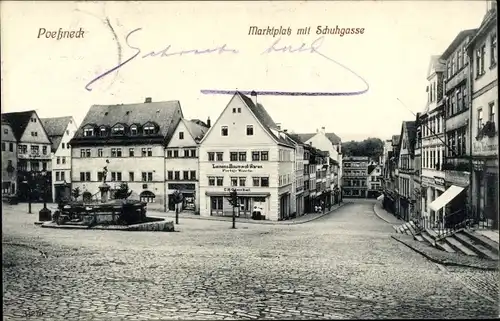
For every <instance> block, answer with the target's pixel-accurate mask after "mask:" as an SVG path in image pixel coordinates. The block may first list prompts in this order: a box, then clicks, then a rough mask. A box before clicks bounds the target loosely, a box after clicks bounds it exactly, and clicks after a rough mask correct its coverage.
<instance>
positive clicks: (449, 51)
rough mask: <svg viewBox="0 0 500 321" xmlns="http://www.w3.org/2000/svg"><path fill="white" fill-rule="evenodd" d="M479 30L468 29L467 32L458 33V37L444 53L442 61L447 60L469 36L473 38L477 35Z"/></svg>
mask: <svg viewBox="0 0 500 321" xmlns="http://www.w3.org/2000/svg"><path fill="white" fill-rule="evenodd" d="M476 31H477V29H467V30H462V31H460V32H459V33H458V35H457V36H456V37H455V39H453V41H452V42H451V43H450V45H449V46H448V48H446V50H445V51H444V52H443V54H442V55H441V59H443V60H447V59H448V58H449V57H450V55H451V54H452V53H453V52H454V51H455V49H456V48H457V46H458V45H459V44H460V43H461V42H462V41H463V40H464V39H465V38H467V37H468V36H472V35H474V34H475V33H476Z"/></svg>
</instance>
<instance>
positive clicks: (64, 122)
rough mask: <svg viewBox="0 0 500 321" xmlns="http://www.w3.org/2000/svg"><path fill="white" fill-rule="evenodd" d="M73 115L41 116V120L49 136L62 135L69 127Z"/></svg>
mask: <svg viewBox="0 0 500 321" xmlns="http://www.w3.org/2000/svg"><path fill="white" fill-rule="evenodd" d="M72 118H73V117H71V116H65V117H53V118H40V121H41V122H42V124H43V127H44V128H45V131H46V132H47V135H49V137H52V136H62V135H64V132H65V131H66V128H67V127H68V124H69V123H70V122H71V121H72Z"/></svg>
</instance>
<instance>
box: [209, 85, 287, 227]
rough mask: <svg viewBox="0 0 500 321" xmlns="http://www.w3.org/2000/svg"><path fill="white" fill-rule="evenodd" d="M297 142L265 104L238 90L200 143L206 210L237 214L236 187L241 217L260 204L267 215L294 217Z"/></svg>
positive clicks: (218, 214)
mask: <svg viewBox="0 0 500 321" xmlns="http://www.w3.org/2000/svg"><path fill="white" fill-rule="evenodd" d="M294 148H295V147H294V143H293V142H292V141H291V139H290V138H289V137H288V136H287V135H286V133H285V132H284V131H282V130H281V129H280V128H279V126H277V125H276V123H275V122H274V121H273V120H272V118H271V117H270V116H269V114H268V113H267V111H266V110H265V109H264V107H263V106H262V105H261V104H256V103H255V102H254V101H252V99H251V98H249V97H247V96H245V95H243V94H241V93H239V92H236V93H235V94H234V95H233V97H232V98H231V100H230V101H229V103H228V105H227V106H226V108H225V109H224V110H223V111H222V113H221V114H220V116H219V118H218V119H217V120H216V121H215V122H214V124H213V125H212V126H211V128H210V129H209V130H208V132H207V133H206V134H205V137H204V138H203V139H202V141H201V143H200V155H199V162H200V182H199V184H200V215H201V216H231V215H232V210H233V209H232V206H231V204H230V203H229V200H228V197H229V193H230V192H231V191H232V190H233V189H235V190H236V191H237V193H238V196H239V208H238V209H237V211H236V215H238V216H239V217H247V218H250V217H252V213H253V211H254V209H256V210H258V211H259V212H260V213H261V215H264V216H265V219H266V220H274V221H277V220H282V219H287V218H288V217H290V215H291V213H292V209H293V207H295V206H292V202H295V190H294V185H293V183H294V180H295V177H294V174H295V172H294V162H295V160H294V154H295V153H294Z"/></svg>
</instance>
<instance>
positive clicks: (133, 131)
mask: <svg viewBox="0 0 500 321" xmlns="http://www.w3.org/2000/svg"><path fill="white" fill-rule="evenodd" d="M137 133H138V129H137V125H132V126H130V135H131V136H137Z"/></svg>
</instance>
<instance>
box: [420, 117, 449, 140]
mask: <svg viewBox="0 0 500 321" xmlns="http://www.w3.org/2000/svg"><path fill="white" fill-rule="evenodd" d="M443 121H444V119H443V117H442V116H434V117H430V118H429V119H428V120H427V121H426V122H425V123H424V124H422V127H421V128H422V137H427V136H434V135H437V134H440V133H441V132H442V131H443V129H444V126H443Z"/></svg>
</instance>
